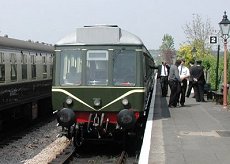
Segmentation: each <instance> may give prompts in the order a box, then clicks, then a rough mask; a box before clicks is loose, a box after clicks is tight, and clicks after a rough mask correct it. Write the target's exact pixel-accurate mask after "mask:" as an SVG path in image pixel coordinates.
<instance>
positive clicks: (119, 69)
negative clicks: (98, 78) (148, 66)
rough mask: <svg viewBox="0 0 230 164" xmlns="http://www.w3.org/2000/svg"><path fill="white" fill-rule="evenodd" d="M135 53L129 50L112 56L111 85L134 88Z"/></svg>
mask: <svg viewBox="0 0 230 164" xmlns="http://www.w3.org/2000/svg"><path fill="white" fill-rule="evenodd" d="M135 54H136V52H135V51H131V50H124V51H120V52H119V53H115V54H113V83H114V85H115V86H135V83H136V55H135Z"/></svg>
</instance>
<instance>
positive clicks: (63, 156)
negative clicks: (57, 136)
mask: <svg viewBox="0 0 230 164" xmlns="http://www.w3.org/2000/svg"><path fill="white" fill-rule="evenodd" d="M75 150H76V148H75V146H74V145H73V144H69V146H68V147H66V148H65V149H64V150H63V152H61V153H60V154H58V155H57V156H56V158H55V159H53V160H52V161H51V162H49V164H64V163H68V162H69V161H70V160H71V159H72V158H73V156H74V154H75Z"/></svg>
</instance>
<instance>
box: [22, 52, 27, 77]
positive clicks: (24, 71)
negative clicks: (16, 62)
mask: <svg viewBox="0 0 230 164" xmlns="http://www.w3.org/2000/svg"><path fill="white" fill-rule="evenodd" d="M21 62H22V79H23V80H26V79H27V55H26V54H23V52H21Z"/></svg>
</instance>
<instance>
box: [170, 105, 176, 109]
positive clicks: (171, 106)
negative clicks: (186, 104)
mask: <svg viewBox="0 0 230 164" xmlns="http://www.w3.org/2000/svg"><path fill="white" fill-rule="evenodd" d="M168 107H169V108H176V106H173V105H168Z"/></svg>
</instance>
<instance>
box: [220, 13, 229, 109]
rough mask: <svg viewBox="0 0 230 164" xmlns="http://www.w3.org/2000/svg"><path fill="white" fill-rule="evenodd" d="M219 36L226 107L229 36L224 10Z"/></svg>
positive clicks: (226, 103) (227, 21) (225, 106)
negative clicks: (222, 44)
mask: <svg viewBox="0 0 230 164" xmlns="http://www.w3.org/2000/svg"><path fill="white" fill-rule="evenodd" d="M219 26H220V31H221V35H222V36H221V37H222V38H223V39H224V86H223V107H224V108H227V105H228V102H227V40H228V38H229V30H230V21H229V20H228V16H227V15H226V11H225V12H224V16H223V19H222V21H221V22H220V23H219Z"/></svg>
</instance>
